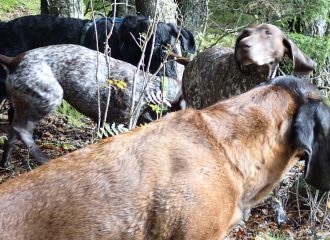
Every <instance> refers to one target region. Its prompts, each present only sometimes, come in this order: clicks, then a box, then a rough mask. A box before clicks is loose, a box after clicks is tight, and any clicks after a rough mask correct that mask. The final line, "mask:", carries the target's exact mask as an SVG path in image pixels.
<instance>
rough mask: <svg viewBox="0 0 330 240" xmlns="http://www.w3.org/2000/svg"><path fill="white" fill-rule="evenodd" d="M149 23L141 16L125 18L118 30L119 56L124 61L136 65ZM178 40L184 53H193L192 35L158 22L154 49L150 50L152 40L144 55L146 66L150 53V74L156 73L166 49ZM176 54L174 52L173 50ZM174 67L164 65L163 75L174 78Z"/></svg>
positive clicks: (193, 40)
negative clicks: (142, 36)
mask: <svg viewBox="0 0 330 240" xmlns="http://www.w3.org/2000/svg"><path fill="white" fill-rule="evenodd" d="M150 24H151V22H150V20H149V19H148V18H146V17H143V16H126V17H125V18H124V20H123V22H122V24H121V27H120V29H119V38H120V42H121V43H122V44H123V46H121V56H122V57H123V60H124V61H127V62H129V63H132V64H134V65H136V64H137V63H138V61H139V60H140V56H141V48H140V46H139V44H142V42H141V41H140V39H141V35H143V34H145V33H146V32H147V31H148V29H149V26H150ZM176 38H178V39H179V40H180V43H181V47H182V49H183V50H184V51H187V52H190V53H193V52H195V49H196V45H195V38H194V36H193V34H192V33H191V32H190V31H189V30H187V29H185V28H182V29H180V28H178V27H177V26H175V25H174V24H170V23H163V22H159V23H158V24H157V28H156V36H155V43H154V48H153V49H152V44H153V42H152V38H151V40H150V41H149V42H148V45H147V48H146V54H145V61H144V63H145V64H147V63H148V60H149V59H150V55H151V51H152V50H153V52H152V59H151V63H150V72H152V73H154V72H155V71H157V69H158V68H159V66H160V65H161V63H162V62H163V60H164V58H165V56H166V49H167V48H168V46H173V44H174V43H175V39H176ZM174 52H176V50H174ZM175 72H176V70H175V65H174V63H173V62H169V63H167V64H166V65H165V74H166V75H167V76H169V77H175Z"/></svg>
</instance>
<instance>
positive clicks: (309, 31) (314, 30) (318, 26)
mask: <svg viewBox="0 0 330 240" xmlns="http://www.w3.org/2000/svg"><path fill="white" fill-rule="evenodd" d="M328 27H329V26H328V23H327V20H326V19H318V20H315V21H314V22H313V23H311V24H310V25H309V26H308V27H307V28H306V30H305V31H304V34H305V35H308V36H320V37H324V36H326V33H327V29H328Z"/></svg>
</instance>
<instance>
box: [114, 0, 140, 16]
mask: <svg viewBox="0 0 330 240" xmlns="http://www.w3.org/2000/svg"><path fill="white" fill-rule="evenodd" d="M111 2H112V4H114V3H115V1H114V0H112V1H111ZM126 15H136V10H135V0H116V17H125V16H126ZM110 16H111V17H113V13H112V12H111V15H110Z"/></svg>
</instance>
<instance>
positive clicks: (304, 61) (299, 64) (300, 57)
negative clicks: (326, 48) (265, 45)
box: [283, 38, 316, 73]
mask: <svg viewBox="0 0 330 240" xmlns="http://www.w3.org/2000/svg"><path fill="white" fill-rule="evenodd" d="M283 44H284V46H285V47H286V49H287V52H286V53H287V55H288V56H289V57H290V58H291V60H292V62H293V71H294V72H297V73H308V72H311V71H313V70H314V69H315V66H316V63H315V62H314V61H313V60H312V59H311V58H309V57H308V56H307V55H306V54H304V53H303V52H302V51H301V50H300V49H299V48H298V47H297V46H296V44H294V42H292V41H291V40H290V39H287V38H284V39H283Z"/></svg>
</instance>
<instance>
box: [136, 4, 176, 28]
mask: <svg viewBox="0 0 330 240" xmlns="http://www.w3.org/2000/svg"><path fill="white" fill-rule="evenodd" d="M135 2H136V12H137V14H141V15H144V16H146V17H151V18H154V17H155V10H156V2H157V0H136V1H135ZM157 14H159V20H160V21H162V22H171V23H176V19H177V4H176V3H175V2H174V1H173V0H158V8H157Z"/></svg>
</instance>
